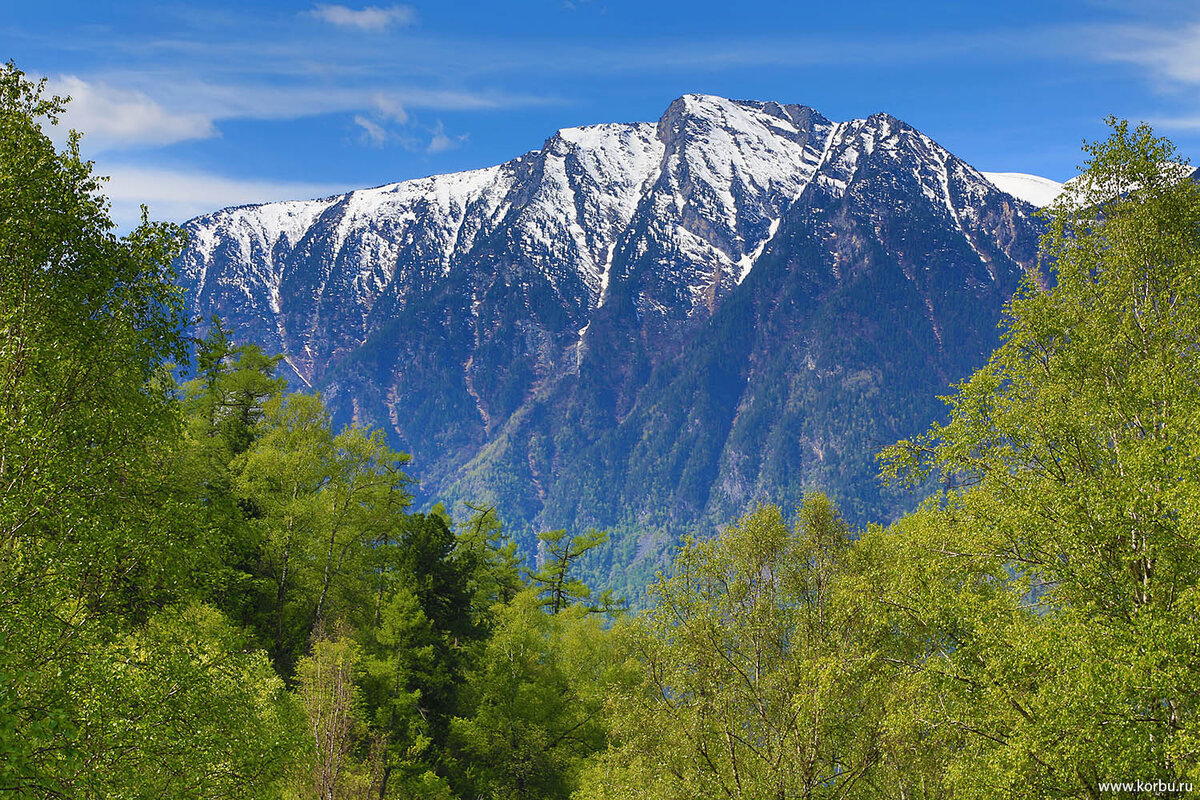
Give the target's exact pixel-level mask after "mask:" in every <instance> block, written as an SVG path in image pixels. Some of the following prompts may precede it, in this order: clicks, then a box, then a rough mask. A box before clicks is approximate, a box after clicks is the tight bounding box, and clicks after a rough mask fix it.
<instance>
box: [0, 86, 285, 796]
mask: <svg viewBox="0 0 1200 800" xmlns="http://www.w3.org/2000/svg"><path fill="white" fill-rule="evenodd" d="M63 103H64V101H63V100H61V99H59V98H52V97H46V96H45V95H44V94H43V92H42V87H41V85H40V84H35V83H33V82H31V81H29V80H28V79H26V78H25V76H24V75H23V74H22V73H21V72H20V71H19V70H18V69H16V67H15V66H13V65H12V64H11V63H10V64H8V65H7V66H5V67H3V68H0V789H2V790H4V791H6V792H11V793H12V794H13V796H15V797H39V798H40V797H56V796H68V797H130V798H140V797H195V796H197V794H201V793H203V792H206V791H211V792H212V793H213V795H223V796H245V797H254V796H264V795H269V794H270V793H271V792H272V791H273V788H274V787H275V786H276V785H277V779H278V778H279V776H280V774H281V772H282V770H283V769H284V768H285V767H286V761H287V757H288V753H289V745H288V741H289V733H288V732H289V723H288V721H287V719H288V715H289V711H288V707H289V704H288V702H287V700H286V697H285V696H284V695H283V694H282V685H281V684H280V682H279V681H278V679H277V678H275V677H274V675H273V674H272V673H271V671H270V669H269V668H268V667H267V666H266V664H265V662H264V661H263V660H262V658H261V656H259V655H256V654H254V653H252V652H248V651H247V650H246V648H245V643H244V642H243V641H242V640H241V637H240V636H239V635H238V634H237V633H236V632H234V631H233V630H231V629H230V628H229V626H228V625H226V624H225V622H224V620H223V619H222V618H221V615H220V614H218V613H217V612H215V611H213V610H212V609H207V608H204V607H202V606H198V605H196V604H194V603H192V602H189V601H191V600H192V599H193V596H194V595H197V594H202V593H203V591H202V590H203V586H202V582H201V581H198V580H197V576H196V574H195V570H196V568H197V567H200V568H201V569H202V568H203V566H205V565H207V564H210V563H212V545H211V543H210V542H209V541H208V540H207V538H206V537H205V536H204V535H203V531H202V529H201V527H200V526H197V525H194V524H193V523H194V521H195V520H196V519H197V518H198V516H199V515H198V513H197V509H196V502H197V500H196V498H195V497H194V496H192V495H190V494H189V493H188V492H187V491H184V490H183V489H181V488H180V487H179V486H177V485H176V482H175V478H176V474H175V469H176V468H177V467H178V466H179V464H180V459H179V456H178V451H179V448H180V445H181V427H182V426H181V414H180V407H179V403H178V402H177V400H176V397H175V386H174V383H173V381H172V380H171V376H170V372H169V366H168V365H169V364H171V363H180V362H181V361H182V360H183V359H184V358H185V356H186V346H185V345H186V342H185V338H184V336H183V326H184V316H183V305H182V298H181V295H180V291H179V289H178V288H176V287H175V285H174V283H173V280H172V277H173V276H172V273H171V268H170V263H171V259H172V258H173V257H174V256H175V255H176V254H177V253H178V251H179V248H180V245H181V243H182V233H181V232H180V230H179V229H178V228H177V227H175V226H172V225H165V224H149V223H147V222H145V221H143V224H142V225H141V226H139V227H138V228H137V229H136V230H135V231H133V232H132V233H130V234H129V235H127V236H124V237H118V236H116V235H115V233H114V232H113V228H114V226H113V223H112V222H111V220H110V219H109V217H108V212H107V203H106V201H105V199H104V197H103V195H102V194H101V193H100V186H101V179H99V178H96V177H95V176H93V174H92V170H91V164H90V163H88V162H85V161H83V160H82V159H81V158H80V156H79V147H78V145H79V135H78V134H76V133H72V134H71V135H70V136H69V138H68V143H67V146H66V148H65V149H64V150H62V151H58V150H56V149H55V147H54V145H53V144H52V143H51V142H50V140H49V139H48V138H47V137H46V135H45V134H44V133H43V131H42V128H41V127H40V126H41V125H43V124H47V123H49V124H55V123H56V122H57V117H58V115H59V114H61V112H62V110H63Z"/></svg>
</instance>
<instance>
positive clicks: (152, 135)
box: [49, 75, 218, 152]
mask: <svg viewBox="0 0 1200 800" xmlns="http://www.w3.org/2000/svg"><path fill="white" fill-rule="evenodd" d="M49 88H50V90H51V91H52V92H53V93H55V94H58V95H69V96H70V97H71V102H70V103H68V104H67V111H66V114H65V115H64V117H63V123H64V125H62V126H60V129H61V130H65V129H66V128H75V129H76V130H79V131H82V132H83V133H84V134H85V138H84V143H85V144H86V145H87V147H88V149H89V150H90V151H93V152H101V151H105V150H117V149H126V148H133V147H146V146H156V145H166V144H173V143H175V142H182V141H186V140H188V139H207V138H210V137H213V136H216V135H218V134H217V129H216V127H215V126H214V125H213V120H212V117H210V116H208V115H206V114H202V113H198V112H194V111H171V110H168V109H166V108H164V107H163V106H162V105H160V104H159V103H158V102H157V101H155V100H154V99H153V98H151V97H150V96H149V95H146V94H144V93H142V92H139V91H136V90H130V89H121V88H117V87H114V86H110V85H109V84H107V83H103V82H100V81H86V80H84V79H82V78H79V77H77V76H74V75H63V76H59V77H57V78H54V79H52V80H51V81H50V83H49Z"/></svg>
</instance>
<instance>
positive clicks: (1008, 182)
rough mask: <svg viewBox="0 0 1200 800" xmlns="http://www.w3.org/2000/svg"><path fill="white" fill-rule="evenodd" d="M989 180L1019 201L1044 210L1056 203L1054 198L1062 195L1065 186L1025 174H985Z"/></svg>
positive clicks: (1038, 176)
mask: <svg viewBox="0 0 1200 800" xmlns="http://www.w3.org/2000/svg"><path fill="white" fill-rule="evenodd" d="M983 177H985V178H987V179H988V180H989V181H991V182H992V185H993V186H995V187H996V188H997V189H999V190H1000V191H1002V192H1007V193H1008V194H1011V195H1012V196H1013V197H1015V198H1017V199H1018V200H1024V201H1025V202H1026V203H1030V204H1032V205H1035V206H1037V207H1038V208H1044V207H1045V206H1048V205H1050V204H1051V203H1053V202H1054V198H1056V197H1058V196H1059V194H1061V193H1062V190H1063V184H1061V183H1059V182H1058V181H1052V180H1050V179H1049V178H1043V177H1041V176H1040V175H1027V174H1025V173H1024V172H984V173H983Z"/></svg>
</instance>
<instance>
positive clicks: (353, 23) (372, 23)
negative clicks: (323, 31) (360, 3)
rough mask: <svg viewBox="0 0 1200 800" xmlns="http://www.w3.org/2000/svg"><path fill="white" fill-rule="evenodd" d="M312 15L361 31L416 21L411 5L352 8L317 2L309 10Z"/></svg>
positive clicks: (383, 28) (406, 24)
mask: <svg viewBox="0 0 1200 800" xmlns="http://www.w3.org/2000/svg"><path fill="white" fill-rule="evenodd" d="M309 13H310V14H312V15H313V16H314V17H317V18H318V19H321V20H324V21H325V22H328V23H329V24H330V25H336V26H337V27H339V28H356V29H358V30H361V31H386V30H387V29H388V28H390V27H392V26H393V25H399V26H402V27H403V26H408V25H412V24H413V23H414V22H416V19H417V12H416V11H415V10H414V9H413V7H412V6H388V7H387V8H380V7H379V6H367V7H366V8H360V9H353V8H349V7H347V6H338V5H329V4H326V3H318V4H317V5H316V6H315V7H314V8H313V10H312V11H310V12H309Z"/></svg>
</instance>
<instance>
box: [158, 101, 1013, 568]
mask: <svg viewBox="0 0 1200 800" xmlns="http://www.w3.org/2000/svg"><path fill="white" fill-rule="evenodd" d="M998 187H999V188H998ZM1026 188H1027V187H1025V185H1024V184H1022V183H1021V182H1020V181H1013V180H1006V179H1005V178H1004V176H999V177H998V176H997V175H995V174H993V175H989V176H985V175H983V174H982V173H980V172H978V171H977V170H975V169H974V168H973V167H971V166H969V165H968V164H966V163H964V162H962V161H961V160H959V159H958V158H956V157H955V156H954V155H953V154H951V153H949V152H948V151H946V150H945V149H944V148H942V147H940V146H939V145H938V144H937V143H936V142H934V141H932V140H931V139H930V138H929V137H927V136H925V135H924V134H922V133H920V132H919V131H917V130H916V129H914V128H912V127H911V126H909V125H907V124H905V123H903V122H901V121H899V120H897V119H895V118H893V117H890V116H888V115H886V114H877V115H874V116H872V117H869V118H867V119H861V120H852V121H848V122H833V121H831V120H829V119H826V118H825V117H823V116H822V115H821V114H820V113H818V112H817V111H815V110H813V109H811V108H806V107H804V106H798V105H781V104H779V103H770V102H745V101H731V100H726V99H723V98H719V97H712V96H705V95H686V96H684V97H681V98H679V99H678V100H675V101H674V102H673V103H671V104H670V106H669V107H668V108H667V110H666V112H665V113H664V114H663V116H662V118H661V119H659V120H658V122H657V123H629V124H605V125H590V126H585V127H580V128H565V129H563V130H560V131H558V132H557V133H555V134H554V135H553V136H551V137H550V138H549V139H547V140H546V142H545V143H544V144H543V145H542V147H541V148H539V149H537V150H533V151H531V152H529V153H526V154H525V155H523V156H521V157H519V158H516V159H513V160H512V161H509V162H507V163H505V164H501V165H499V166H495V167H489V168H487V169H481V170H476V171H472V172H464V173H456V174H451V175H436V176H432V177H429V178H423V179H420V180H412V181H404V182H402V183H397V184H391V185H387V186H381V187H378V188H374V189H364V190H361V191H356V192H351V193H349V194H346V195H341V196H336V197H330V198H325V199H322V200H312V201H298V202H288V203H271V204H266V205H261V206H248V207H242V208H233V209H226V210H223V211H218V212H215V213H213V214H210V215H207V216H204V217H200V218H197V219H195V220H192V221H191V222H189V223H187V225H186V226H185V227H186V229H187V231H188V232H189V234H190V238H189V245H188V248H187V250H186V251H185V252H184V253H183V255H182V256H181V257H180V259H179V261H178V265H177V266H178V269H179V272H180V275H181V277H182V280H183V283H184V284H185V286H186V287H187V288H188V290H189V292H190V297H191V302H192V303H193V305H194V309H195V311H196V313H197V315H198V316H200V317H201V318H207V316H208V315H210V314H211V313H214V312H215V313H220V314H221V315H222V316H224V317H225V318H226V319H227V320H228V321H229V322H230V323H231V324H232V326H233V328H234V331H235V335H237V336H238V337H239V338H242V339H247V340H251V341H255V342H257V343H259V344H261V345H263V346H264V347H266V348H267V349H269V350H271V351H276V352H283V353H285V354H286V357H287V362H288V364H289V365H290V366H291V368H292V370H294V372H295V374H296V376H298V377H299V379H300V380H302V381H303V382H304V383H306V384H308V385H310V386H313V387H315V388H319V389H321V390H322V391H323V392H325V394H326V397H327V398H328V399H329V401H330V403H331V404H332V406H333V408H334V409H335V410H336V412H337V413H338V414H339V415H340V416H341V417H342V418H344V419H346V420H349V419H355V420H358V421H361V422H370V423H373V424H377V425H381V426H383V427H385V428H386V429H387V430H388V431H389V432H390V434H391V435H392V436H393V437H394V439H395V441H396V443H397V444H398V445H399V446H400V447H402V448H404V449H406V450H408V451H410V452H411V453H412V454H413V455H414V462H413V472H414V474H415V475H416V477H418V478H419V479H421V480H422V482H423V489H424V490H425V492H426V493H427V497H435V496H437V497H445V498H448V499H451V500H454V499H476V500H482V501H498V502H499V503H500V506H501V510H502V511H503V512H504V513H505V514H506V516H507V517H508V519H509V520H510V522H512V523H513V524H514V526H515V527H516V528H517V529H522V530H529V529H531V528H532V527H546V526H553V527H561V526H564V525H572V526H585V525H591V524H595V525H601V526H621V525H624V526H626V528H628V529H630V530H633V529H634V528H636V529H637V531H638V534H639V537H638V539H637V541H640V542H641V544H640V545H636V546H635V545H631V544H628V543H626V544H621V543H619V544H618V548H617V551H618V552H624V555H618V556H614V558H616V559H617V561H618V562H621V563H628V562H631V561H634V560H636V559H638V558H643V559H645V558H652V557H653V556H655V555H656V554H657V553H658V552H659V551H660V550H661V547H662V546H663V544H662V543H663V542H665V541H668V540H669V539H670V538H671V537H672V536H673V535H674V534H675V533H676V532H678V531H679V530H682V529H683V528H688V527H694V526H695V525H697V524H701V523H710V522H712V521H715V520H720V519H724V518H728V517H729V516H731V515H733V514H736V513H737V512H738V511H739V510H740V509H741V508H742V507H744V506H745V505H746V504H747V503H749V502H752V501H756V500H763V499H776V500H779V501H781V502H787V503H791V502H794V501H795V500H797V499H798V494H797V493H798V492H799V491H801V490H802V489H804V488H805V487H815V486H819V487H822V488H825V489H827V490H830V491H833V492H834V493H835V494H838V495H839V496H840V497H841V498H842V501H843V503H844V504H845V505H846V508H847V511H848V512H849V513H850V515H851V516H852V517H854V518H856V519H863V518H866V517H873V516H881V515H886V514H888V513H890V512H892V511H894V510H895V509H896V508H897V507H898V504H899V505H903V504H904V503H906V502H908V501H907V500H897V499H895V498H891V497H887V496H885V495H883V494H881V490H880V489H879V487H878V486H877V485H876V484H875V483H874V481H873V479H872V477H871V475H872V473H873V466H872V456H873V453H874V451H875V450H877V449H878V448H879V447H881V446H883V445H886V444H888V443H890V441H892V440H894V439H895V438H897V437H898V436H904V435H909V434H911V433H913V432H914V431H916V430H918V429H920V428H922V427H924V426H925V425H927V424H928V422H929V421H930V420H931V419H932V418H933V416H934V415H935V414H937V413H938V410H939V404H938V402H937V401H936V400H935V399H934V397H935V396H936V395H938V394H944V393H945V392H946V387H947V385H948V383H949V382H950V381H953V380H959V379H961V378H963V377H965V376H966V375H967V374H968V373H969V372H970V371H971V370H972V369H973V368H975V367H977V366H979V365H980V364H981V363H982V362H983V360H984V359H985V358H986V355H987V353H988V352H990V350H991V349H992V348H993V346H994V345H995V344H996V335H997V334H996V323H997V321H998V319H999V317H1000V313H1001V309H1002V306H1003V303H1004V302H1005V300H1006V299H1007V298H1008V297H1009V296H1010V295H1011V293H1012V291H1013V290H1014V289H1015V287H1016V285H1017V283H1018V281H1019V280H1020V278H1021V276H1022V275H1023V274H1024V271H1025V269H1026V268H1027V267H1029V266H1030V265H1031V264H1032V263H1033V260H1034V255H1035V251H1036V230H1035V227H1034V223H1033V222H1032V221H1031V214H1032V212H1033V210H1034V208H1033V206H1032V205H1030V204H1028V203H1027V202H1025V201H1024V200H1021V199H1017V198H1018V197H1022V196H1025V197H1031V198H1032V197H1033V196H1032V195H1030V194H1029V193H1028V192H1027V191H1026ZM1009 192H1011V194H1010V193H1009ZM1033 199H1036V198H1033ZM656 537H657V538H656ZM618 538H620V537H618ZM623 541H626V542H628V541H633V540H630V539H628V537H626V540H623ZM622 547H626V548H627V551H623V550H621V548H622Z"/></svg>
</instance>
